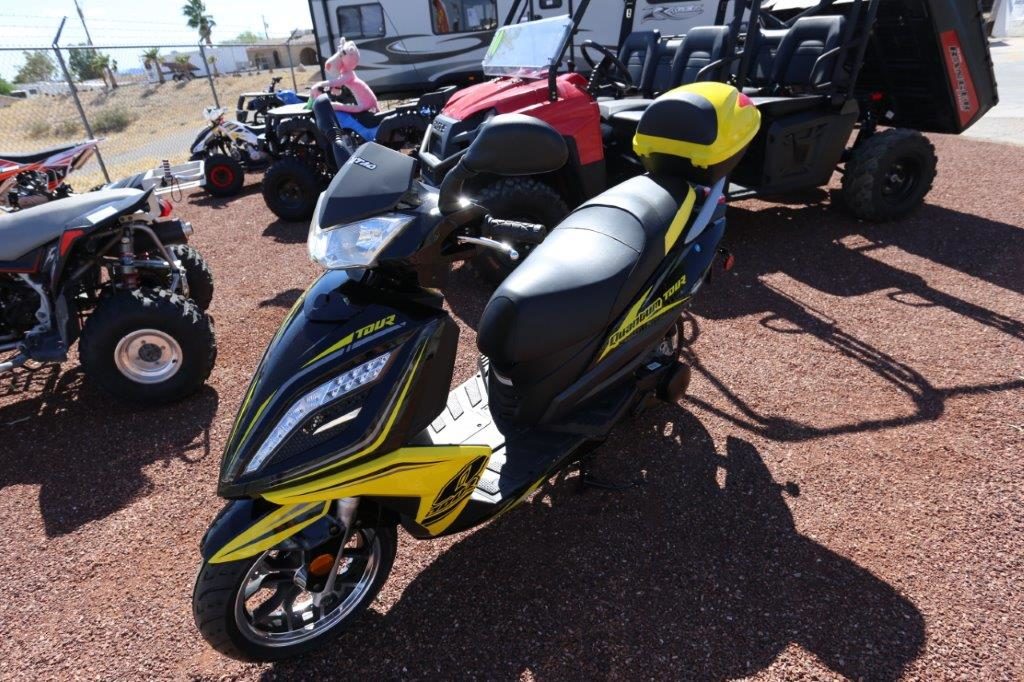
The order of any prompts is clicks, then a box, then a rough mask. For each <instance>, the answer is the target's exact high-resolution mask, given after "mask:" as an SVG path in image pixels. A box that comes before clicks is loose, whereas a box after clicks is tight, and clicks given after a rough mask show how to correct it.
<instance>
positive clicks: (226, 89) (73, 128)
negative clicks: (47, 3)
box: [0, 70, 318, 189]
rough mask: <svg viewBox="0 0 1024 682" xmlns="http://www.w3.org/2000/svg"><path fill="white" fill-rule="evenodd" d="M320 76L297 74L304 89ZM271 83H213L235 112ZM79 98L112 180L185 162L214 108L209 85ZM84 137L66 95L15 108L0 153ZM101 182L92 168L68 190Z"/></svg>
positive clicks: (2, 125) (140, 88)
mask: <svg viewBox="0 0 1024 682" xmlns="http://www.w3.org/2000/svg"><path fill="white" fill-rule="evenodd" d="M272 75H274V76H284V80H283V81H282V82H281V86H283V87H288V88H290V87H291V78H290V76H289V74H288V71H287V70H284V71H282V70H278V71H275V72H274V73H273V74H272ZM317 76H318V74H317V73H316V72H314V71H312V70H307V71H305V72H304V73H300V72H299V71H298V70H296V73H295V77H296V80H297V81H298V83H299V88H300V89H303V88H304V86H305V84H306V83H307V82H308V80H310V79H313V78H316V77H317ZM270 78H271V74H269V73H260V74H258V75H256V74H247V75H243V76H220V77H218V78H216V79H215V83H216V87H217V95H218V97H219V99H220V104H221V106H223V107H225V108H227V109H228V111H231V112H233V111H234V108H235V104H236V102H237V100H238V96H239V95H240V94H241V93H243V92H251V91H258V90H263V89H265V88H266V86H267V85H268V84H269V82H270ZM80 97H81V100H82V106H83V107H84V108H85V110H86V114H87V116H88V117H89V120H90V122H91V123H92V125H93V130H94V132H95V133H96V134H97V135H101V136H103V138H104V140H103V143H102V144H101V145H100V150H101V152H102V154H103V157H104V160H105V161H106V164H107V169H108V171H109V172H110V176H111V178H112V179H116V178H118V177H123V176H125V175H129V174H131V173H134V172H137V171H140V170H144V169H146V168H149V167H151V165H153V166H155V165H156V163H158V162H159V161H160V160H162V159H165V158H166V159H169V160H170V161H172V162H175V163H176V162H180V161H184V160H186V159H187V157H188V147H189V144H190V143H191V141H192V139H193V137H194V135H195V133H196V132H198V130H199V129H200V128H201V127H202V126H203V125H204V121H203V118H202V111H203V108H204V107H206V106H208V105H212V104H213V103H214V102H213V93H212V92H211V91H210V84H209V82H208V81H207V79H206V78H197V79H195V80H192V81H189V82H186V83H176V82H173V81H168V82H166V83H164V84H162V85H160V84H157V85H149V84H146V83H129V84H125V85H123V86H122V87H120V88H118V89H117V90H115V91H112V92H104V91H90V92H81V93H80ZM84 134H85V133H84V130H83V129H82V125H81V123H80V121H79V117H78V113H77V112H76V111H75V105H74V102H73V101H72V99H71V97H70V96H69V95H64V96H52V97H37V98H33V99H28V100H22V101H18V102H15V103H13V104H11V105H10V106H9V107H6V108H5V109H4V113H3V116H2V117H0V149H4V150H5V151H11V152H29V151H34V150H36V149H39V148H42V147H47V146H52V145H57V144H62V143H67V142H71V141H75V140H77V139H80V138H82V137H84ZM153 159H155V162H154V163H152V164H151V165H150V161H151V160H153ZM102 179H103V176H102V173H101V171H100V168H99V165H98V164H97V163H96V162H95V161H93V162H90V163H89V164H88V166H86V167H85V168H83V169H82V170H81V171H79V172H78V173H76V174H75V175H73V176H72V178H71V183H72V185H73V186H75V187H77V188H82V189H84V188H87V187H91V186H93V185H95V184H97V183H98V182H100V181H102Z"/></svg>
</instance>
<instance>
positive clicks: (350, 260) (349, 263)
mask: <svg viewBox="0 0 1024 682" xmlns="http://www.w3.org/2000/svg"><path fill="white" fill-rule="evenodd" d="M322 200H323V199H322V198H321V201H322ZM317 213H319V210H318V211H317ZM415 219H416V218H415V216H411V215H404V214H401V213H384V214H382V215H379V216H374V217H373V218H367V219H366V220H360V221H359V222H355V223H348V224H346V225H338V226H336V227H326V228H325V227H321V226H320V225H319V223H318V222H314V223H313V224H312V226H311V227H310V229H309V239H308V240H307V246H308V248H309V257H310V258H311V259H313V261H314V262H316V263H319V264H320V265H322V266H323V267H325V268H327V269H328V270H344V269H346V268H368V267H371V266H373V265H374V264H375V263H376V261H377V256H378V255H380V253H381V251H383V250H384V248H385V247H386V246H387V245H388V244H390V243H391V240H393V239H394V238H395V237H397V236H398V234H399V233H400V232H401V231H402V228H404V227H405V226H406V225H408V224H409V223H411V222H412V221H413V220H415Z"/></svg>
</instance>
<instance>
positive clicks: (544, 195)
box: [474, 177, 569, 286]
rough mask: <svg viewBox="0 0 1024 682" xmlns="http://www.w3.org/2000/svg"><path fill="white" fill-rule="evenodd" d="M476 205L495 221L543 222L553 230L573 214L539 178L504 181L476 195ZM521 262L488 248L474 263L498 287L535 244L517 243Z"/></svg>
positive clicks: (557, 195) (493, 184)
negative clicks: (488, 213) (486, 211)
mask: <svg viewBox="0 0 1024 682" xmlns="http://www.w3.org/2000/svg"><path fill="white" fill-rule="evenodd" d="M476 202H477V203H478V204H480V205H481V206H483V207H485V208H486V209H487V210H488V211H489V212H490V213H491V215H492V216H494V217H495V218H504V219H505V220H522V221H525V222H530V223H539V224H542V225H544V227H545V228H547V231H548V232H550V231H551V229H552V228H553V227H554V226H555V225H557V224H558V223H560V222H561V221H562V219H563V218H565V216H566V215H568V213H569V207H568V206H567V205H566V203H565V201H564V200H563V199H562V196H561V195H560V194H559V193H558V192H556V191H555V190H554V189H553V188H552V187H551V186H550V185H547V184H545V183H543V182H541V181H540V180H537V179H535V178H529V177H526V178H501V179H499V180H497V181H496V182H494V183H491V184H489V185H486V186H484V187H483V188H481V189H480V190H479V191H478V192H477V193H476ZM512 246H514V247H515V249H516V251H518V252H519V260H518V261H514V262H513V261H511V260H509V259H508V258H507V257H506V256H505V255H504V254H501V253H498V252H496V251H493V250H490V249H486V250H483V251H481V252H480V254H479V255H478V256H477V257H476V259H475V260H474V265H475V267H476V268H477V270H478V271H479V272H480V274H481V275H482V276H483V277H484V278H485V279H486V280H488V281H489V282H490V283H491V284H494V285H495V286H497V285H498V284H500V283H501V281H502V280H503V279H505V278H506V277H507V276H508V274H509V273H510V272H512V270H514V269H515V267H516V266H517V265H518V264H519V263H521V262H523V259H524V258H526V256H528V255H529V253H530V251H531V250H533V248H534V245H532V244H519V243H513V244H512Z"/></svg>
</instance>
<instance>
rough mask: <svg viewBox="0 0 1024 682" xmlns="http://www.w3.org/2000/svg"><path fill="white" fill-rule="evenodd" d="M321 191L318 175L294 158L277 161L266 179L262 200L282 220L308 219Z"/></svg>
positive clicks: (268, 171)
mask: <svg viewBox="0 0 1024 682" xmlns="http://www.w3.org/2000/svg"><path fill="white" fill-rule="evenodd" d="M321 189H322V187H321V182H320V177H319V175H318V174H317V172H316V171H315V170H314V169H312V168H310V167H309V165H308V164H306V163H305V162H304V161H302V160H300V159H297V158H294V157H287V156H286V157H285V158H283V159H281V160H280V161H278V162H276V163H275V164H274V165H273V166H271V167H270V168H269V169H267V173H266V175H264V176H263V200H264V201H266V202H267V207H268V208H270V210H271V211H273V212H274V215H276V216H277V217H278V218H280V219H282V220H288V221H291V222H299V221H305V220H309V219H310V218H311V217H312V216H313V209H314V208H316V200H317V197H318V196H319V195H320V191H321Z"/></svg>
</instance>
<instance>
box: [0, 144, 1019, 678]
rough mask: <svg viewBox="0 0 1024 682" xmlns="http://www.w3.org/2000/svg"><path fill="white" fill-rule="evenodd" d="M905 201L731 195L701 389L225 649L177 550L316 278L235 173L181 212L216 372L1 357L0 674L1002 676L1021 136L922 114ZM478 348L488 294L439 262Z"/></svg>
mask: <svg viewBox="0 0 1024 682" xmlns="http://www.w3.org/2000/svg"><path fill="white" fill-rule="evenodd" d="M935 142H936V145H937V147H938V151H939V157H940V171H939V177H938V180H937V184H936V187H935V190H934V191H933V192H932V194H931V195H930V197H929V201H928V205H927V206H925V207H924V208H923V209H922V210H920V211H919V212H918V213H916V214H915V215H914V216H913V217H912V218H910V219H908V220H906V221H904V222H902V223H900V224H895V225H882V226H875V225H868V224H863V223H859V222H856V221H854V220H852V219H850V218H849V217H847V216H846V215H845V214H843V213H842V212H840V211H838V210H835V209H833V208H832V207H831V205H830V203H829V201H828V198H827V197H826V196H824V193H822V196H820V197H805V198H804V199H805V200H806V201H802V202H800V203H792V204H788V205H786V204H766V203H761V202H743V203H739V204H737V205H735V206H734V207H732V208H731V209H730V211H731V218H730V220H731V223H730V230H729V234H728V236H727V239H728V242H729V245H730V246H731V247H732V248H733V250H734V252H735V254H736V257H737V266H736V269H735V270H734V271H733V272H732V273H729V274H722V275H720V276H717V277H716V278H715V281H714V282H713V285H712V286H710V287H705V288H704V289H703V290H702V292H701V294H700V295H699V296H698V300H697V301H696V302H695V305H694V307H693V309H692V313H693V318H692V320H693V326H692V327H691V329H692V330H693V331H694V334H695V335H696V337H697V338H696V340H695V343H694V344H693V346H692V355H693V358H692V360H693V363H694V366H695V368H696V371H695V373H694V377H695V378H694V381H693V384H692V386H691V391H690V397H689V398H688V399H687V400H685V401H683V402H682V403H681V404H680V405H678V406H665V407H661V408H658V409H655V410H653V411H651V412H648V413H647V414H645V415H643V416H642V417H640V418H637V419H635V420H633V421H631V422H627V423H625V424H623V425H622V426H621V427H620V428H619V430H618V431H617V433H616V434H615V435H614V436H613V438H612V439H611V440H610V441H609V442H608V443H607V445H606V446H605V447H604V448H603V450H602V456H601V457H599V459H598V461H597V465H596V471H595V473H596V474H598V475H600V476H603V477H608V478H611V479H615V480H618V481H638V482H639V484H638V485H636V486H635V487H631V488H629V489H628V490H626V491H624V492H604V491H598V490H586V491H583V492H581V491H580V488H579V486H578V485H577V481H576V480H575V479H574V478H572V477H569V478H566V479H560V480H556V481H553V482H552V483H551V484H550V485H548V486H545V487H544V488H542V489H541V490H540V491H539V492H538V493H537V494H536V495H535V496H534V497H533V498H532V500H531V501H530V502H529V503H527V504H525V505H524V506H523V507H521V508H520V509H519V510H517V511H515V512H513V513H510V514H508V515H506V516H505V517H503V518H502V519H501V520H500V522H497V523H494V524H492V525H489V526H485V527H483V528H481V529H479V530H477V531H476V532H471V533H466V534H463V535H460V536H457V537H454V538H450V539H445V540H440V541H435V542H427V543H424V542H416V541H414V540H412V539H410V538H409V537H408V536H404V535H403V537H402V538H401V539H400V548H399V558H398V560H397V562H396V567H395V570H394V573H393V574H392V577H391V579H390V581H389V582H388V583H387V585H386V586H385V588H384V591H383V592H382V594H381V597H380V598H379V600H378V601H377V603H376V604H375V605H374V607H373V609H372V611H371V612H369V613H368V614H367V615H366V617H365V618H364V619H363V620H362V622H361V624H360V625H359V627H357V628H356V629H354V630H353V631H351V632H350V633H348V634H346V635H344V636H343V637H342V638H341V639H340V640H338V641H337V643H336V644H335V645H333V646H331V647H330V649H329V650H325V651H323V652H322V653H320V654H317V655H315V656H311V657H308V658H306V659H303V660H298V661H294V662H289V663H285V664H280V665H276V666H262V667H261V666H246V665H241V664H239V663H236V662H234V661H230V660H227V659H224V658H222V657H220V656H219V655H217V654H215V653H213V652H212V651H211V650H210V649H209V648H208V647H207V646H206V645H205V644H204V642H203V641H202V640H201V639H200V637H199V636H198V634H197V632H196V629H195V627H194V625H193V623H192V614H191V607H190V594H191V589H192V580H193V578H194V575H195V570H196V568H197V565H198V551H197V546H198V543H199V539H200V537H201V536H202V534H203V531H204V530H205V528H206V526H207V524H208V523H209V521H210V520H211V519H212V517H213V515H214V514H215V513H216V511H217V509H218V508H219V506H220V501H219V500H218V499H217V498H216V497H215V495H214V488H215V480H216V475H217V467H218V458H219V457H220V454H221V450H222V447H223V443H224V439H225V437H226V436H227V433H228V430H229V428H230V424H231V421H232V419H233V417H234V414H235V410H236V408H237V407H238V405H239V402H240V399H241V398H242V393H243V391H244V389H245V387H246V384H247V382H248V379H249V376H250V373H251V372H252V371H253V369H254V367H255V366H256V363H257V362H258V360H259V358H260V355H261V353H262V351H263V348H264V346H265V345H266V344H267V342H268V341H269V340H270V337H271V336H272V334H273V333H274V330H275V328H276V325H277V324H278V323H279V321H280V320H281V319H282V318H283V316H284V314H285V312H286V310H287V309H288V307H289V306H290V305H291V303H292V302H293V301H294V300H295V298H296V297H297V296H298V294H299V293H300V292H301V290H302V289H303V288H304V287H305V286H306V285H307V284H308V283H309V282H310V281H311V279H312V278H313V277H314V276H315V275H316V274H317V270H316V268H315V267H314V266H313V265H312V264H310V263H309V262H308V260H307V258H306V253H305V236H306V230H305V226H303V225H297V224H285V223H281V222H274V221H272V220H271V217H272V216H271V214H270V213H269V212H268V211H267V210H266V208H265V207H264V205H263V201H262V199H261V197H260V195H259V193H258V184H256V183H257V179H256V178H251V179H250V187H249V188H248V190H247V193H246V195H245V196H243V197H240V198H237V199H236V200H234V201H231V202H230V203H223V202H213V201H210V200H208V199H206V198H204V197H203V196H201V195H195V196H193V197H191V198H188V199H187V200H186V202H185V203H183V204H181V205H180V206H179V211H180V213H181V214H182V215H183V216H185V217H187V218H188V219H190V220H192V221H193V222H194V223H195V226H196V230H197V234H196V238H195V244H196V245H197V246H198V247H199V248H200V249H201V250H202V251H203V253H204V254H205V255H206V257H207V258H208V259H209V261H210V263H211V265H212V267H213V269H214V274H215V277H216V278H217V294H216V297H215V300H214V304H213V307H212V309H211V311H212V313H213V314H214V316H215V317H216V323H217V334H218V341H219V345H220V354H219V357H218V365H217V367H216V369H215V370H214V373H213V375H212V377H211V379H210V383H209V386H208V387H207V388H206V389H205V390H203V391H202V392H201V393H200V394H199V395H198V396H196V397H194V398H192V399H190V400H188V401H186V402H183V403H181V404H178V405H175V406H172V407H169V408H166V409H160V410H137V409H133V408H131V407H128V406H123V405H119V404H116V403H113V402H111V401H110V400H109V399H108V398H106V397H105V396H104V395H103V394H101V393H99V392H97V390H95V389H94V388H93V387H91V386H90V385H89V384H88V383H87V382H84V381H83V380H82V377H81V374H80V372H79V370H78V368H77V365H76V363H75V362H73V361H72V362H69V363H67V364H66V365H64V366H62V367H45V368H42V369H37V370H34V371H19V372H17V373H16V374H14V375H8V376H6V377H0V451H2V455H0V523H2V527H3V528H4V529H5V531H6V532H5V533H4V534H3V536H2V539H0V572H2V574H3V575H4V576H5V578H4V579H3V581H0V623H2V624H3V625H2V627H0V630H2V631H3V632H4V636H3V637H2V638H0V677H3V678H5V679H15V678H32V679H36V678H50V679H73V678H90V679H97V678H100V679H143V678H175V679H183V678H203V679H234V678H238V679H256V678H266V679H279V678H285V679H291V678H313V677H324V676H325V675H327V676H348V675H359V676H360V677H363V678H366V679H381V678H385V679H398V678H407V679H427V678H432V679H452V678H456V679H464V678H476V679H516V678H521V679H579V678H612V679H641V678H642V679H669V678H673V679H712V680H716V679H727V678H730V679H731V678H736V677H754V678H758V679H786V680H792V679H798V678H799V679H810V678H813V679H832V678H842V677H848V678H853V679H883V680H884V679H893V678H901V677H903V678H910V679H928V680H935V679H969V680H975V679H985V680H989V679H1014V678H1016V679H1020V678H1022V677H1024V628H1022V627H1021V624H1022V623H1024V590H1022V581H1024V352H1022V351H1024V201H1022V200H1021V196H1022V195H1024V180H1022V179H1021V175H1020V173H1019V172H1018V171H1017V168H1018V165H1019V159H1020V149H1019V148H1013V147H1003V146H998V145H994V144H989V143H986V142H978V141H971V140H962V139H950V138H941V137H937V138H935ZM447 291H448V293H449V295H450V301H451V310H452V312H453V314H454V315H455V317H456V318H457V320H458V321H459V324H460V326H461V329H462V336H461V339H460V355H459V362H458V367H457V377H456V378H457V379H459V380H461V379H464V378H466V377H467V376H468V375H469V373H470V372H472V371H473V369H472V368H473V366H474V363H475V343H474V331H473V327H474V325H475V324H476V320H477V319H478V316H479V314H480V311H481V309H482V306H483V304H484V303H485V301H486V297H487V293H486V292H485V290H484V287H483V285H482V283H481V282H480V281H478V280H477V279H476V278H475V277H474V276H473V275H472V274H471V272H469V270H468V269H464V270H459V271H457V272H455V273H454V275H453V277H452V280H451V283H450V285H449V286H448V288H447Z"/></svg>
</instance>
